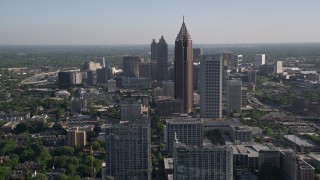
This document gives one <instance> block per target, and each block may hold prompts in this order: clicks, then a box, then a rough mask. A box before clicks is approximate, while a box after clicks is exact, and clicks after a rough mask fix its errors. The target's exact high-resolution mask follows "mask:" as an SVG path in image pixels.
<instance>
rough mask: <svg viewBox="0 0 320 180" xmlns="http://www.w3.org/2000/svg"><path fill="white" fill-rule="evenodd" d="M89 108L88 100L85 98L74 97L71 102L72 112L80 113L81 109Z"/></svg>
mask: <svg viewBox="0 0 320 180" xmlns="http://www.w3.org/2000/svg"><path fill="white" fill-rule="evenodd" d="M85 109H87V100H85V99H72V100H71V104H70V112H71V113H80V111H81V110H85Z"/></svg>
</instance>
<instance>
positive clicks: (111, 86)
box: [108, 79, 117, 92]
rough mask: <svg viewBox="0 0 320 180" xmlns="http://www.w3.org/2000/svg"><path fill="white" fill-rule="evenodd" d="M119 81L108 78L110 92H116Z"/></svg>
mask: <svg viewBox="0 0 320 180" xmlns="http://www.w3.org/2000/svg"><path fill="white" fill-rule="evenodd" d="M116 90H117V82H116V80H114V79H110V80H108V92H116Z"/></svg>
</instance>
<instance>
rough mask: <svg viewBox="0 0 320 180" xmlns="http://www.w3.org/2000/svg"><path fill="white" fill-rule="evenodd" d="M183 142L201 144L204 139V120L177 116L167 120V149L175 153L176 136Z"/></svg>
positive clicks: (194, 144)
mask: <svg viewBox="0 0 320 180" xmlns="http://www.w3.org/2000/svg"><path fill="white" fill-rule="evenodd" d="M176 137H177V138H178V139H179V141H180V142H181V143H185V144H187V145H193V146H201V145H202V141H203V121H202V120H201V119H198V118H187V117H186V118H183V117H180V118H179V117H177V118H174V119H167V120H166V131H165V142H166V143H167V150H168V152H169V153H173V145H174V142H175V138H176Z"/></svg>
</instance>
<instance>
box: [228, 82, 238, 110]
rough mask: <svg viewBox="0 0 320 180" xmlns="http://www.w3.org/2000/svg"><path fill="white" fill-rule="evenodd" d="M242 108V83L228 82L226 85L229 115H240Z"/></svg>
mask: <svg viewBox="0 0 320 180" xmlns="http://www.w3.org/2000/svg"><path fill="white" fill-rule="evenodd" d="M241 107H242V81H241V80H236V79H232V80H227V83H226V110H227V113H228V114H230V113H234V112H237V113H240V112H241Z"/></svg>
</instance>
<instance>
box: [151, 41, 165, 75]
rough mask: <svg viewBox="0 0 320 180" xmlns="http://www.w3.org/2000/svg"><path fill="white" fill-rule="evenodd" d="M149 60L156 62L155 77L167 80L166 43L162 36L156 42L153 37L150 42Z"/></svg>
mask: <svg viewBox="0 0 320 180" xmlns="http://www.w3.org/2000/svg"><path fill="white" fill-rule="evenodd" d="M151 60H153V61H156V62H157V68H156V69H157V70H156V71H157V75H156V79H155V80H158V81H165V80H167V75H168V44H167V43H166V41H165V40H164V38H163V36H161V38H160V39H159V42H158V43H157V42H156V41H155V40H154V39H153V40H152V43H151Z"/></svg>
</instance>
